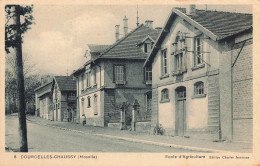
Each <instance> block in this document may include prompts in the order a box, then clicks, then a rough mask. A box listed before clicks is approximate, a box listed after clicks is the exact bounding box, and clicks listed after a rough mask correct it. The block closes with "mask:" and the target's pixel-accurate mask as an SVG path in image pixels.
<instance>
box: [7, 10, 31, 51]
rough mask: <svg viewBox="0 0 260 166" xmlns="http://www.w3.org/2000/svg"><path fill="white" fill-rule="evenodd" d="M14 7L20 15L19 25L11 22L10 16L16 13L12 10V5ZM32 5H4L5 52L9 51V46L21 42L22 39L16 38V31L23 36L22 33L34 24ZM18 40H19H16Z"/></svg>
mask: <svg viewBox="0 0 260 166" xmlns="http://www.w3.org/2000/svg"><path fill="white" fill-rule="evenodd" d="M14 6H15V7H16V9H17V11H18V12H17V14H19V15H20V16H22V17H21V18H22V20H21V21H22V23H21V25H20V26H19V25H14V24H12V21H13V20H12V18H13V16H14V15H15V14H16V13H15V12H14V11H12V7H14ZM32 12H33V5H30V6H20V5H6V6H5V18H6V20H5V51H6V53H10V50H9V48H10V47H12V48H13V47H15V46H16V44H17V43H21V42H22V39H17V38H16V33H20V34H21V36H22V37H23V34H24V33H25V32H26V31H27V30H28V29H31V27H30V26H31V25H32V24H34V22H33V21H34V17H33V15H32ZM16 40H19V41H16Z"/></svg>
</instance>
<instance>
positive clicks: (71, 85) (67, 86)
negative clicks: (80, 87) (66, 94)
mask: <svg viewBox="0 0 260 166" xmlns="http://www.w3.org/2000/svg"><path fill="white" fill-rule="evenodd" d="M53 79H54V80H55V82H56V83H57V84H58V87H59V89H60V91H75V90H76V80H73V77H72V76H54V78H53Z"/></svg>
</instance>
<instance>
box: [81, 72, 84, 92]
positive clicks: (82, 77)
mask: <svg viewBox="0 0 260 166" xmlns="http://www.w3.org/2000/svg"><path fill="white" fill-rule="evenodd" d="M84 80H85V75H84V74H83V75H82V76H81V90H84V89H85V86H84V85H85V84H84Z"/></svg>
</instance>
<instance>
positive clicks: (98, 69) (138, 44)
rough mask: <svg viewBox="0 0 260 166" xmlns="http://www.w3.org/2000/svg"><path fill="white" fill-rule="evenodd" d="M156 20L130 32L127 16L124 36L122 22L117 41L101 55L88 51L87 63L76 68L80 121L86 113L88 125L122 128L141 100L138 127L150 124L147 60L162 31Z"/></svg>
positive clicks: (128, 123) (117, 26)
mask: <svg viewBox="0 0 260 166" xmlns="http://www.w3.org/2000/svg"><path fill="white" fill-rule="evenodd" d="M152 23H153V22H152V21H149V20H148V21H146V24H145V25H144V24H141V25H140V26H138V27H137V28H135V29H134V30H132V31H131V32H129V33H128V26H127V18H126V17H125V18H124V36H123V37H122V38H121V39H119V25H116V26H115V28H116V31H115V32H116V33H115V36H116V42H115V43H114V44H113V45H111V46H109V47H108V48H107V49H105V50H102V49H99V50H100V51H99V56H93V55H92V54H88V55H87V59H88V61H87V62H86V63H85V65H84V66H83V67H81V68H79V69H78V70H76V71H74V72H73V74H72V75H73V76H74V77H76V80H77V99H78V101H77V103H78V112H79V117H78V118H79V119H80V122H82V120H83V119H84V116H82V115H83V114H84V115H85V116H86V123H87V125H94V126H109V127H116V128H120V123H121V122H122V120H124V122H125V123H126V125H128V127H129V125H130V124H131V119H132V117H131V115H132V105H133V103H134V101H135V100H137V101H138V103H139V110H138V115H137V121H138V122H139V123H137V128H138V127H139V129H140V130H142V129H147V128H149V126H150V115H151V91H150V90H151V77H152V76H151V68H146V69H145V70H144V69H143V63H144V61H145V59H146V58H147V55H148V53H149V52H150V50H151V48H152V46H153V43H154V41H155V40H156V38H157V36H158V34H159V31H158V30H155V29H153V27H152ZM88 52H91V51H88ZM123 110H124V111H125V118H123V117H122V114H121V113H122V111H123Z"/></svg>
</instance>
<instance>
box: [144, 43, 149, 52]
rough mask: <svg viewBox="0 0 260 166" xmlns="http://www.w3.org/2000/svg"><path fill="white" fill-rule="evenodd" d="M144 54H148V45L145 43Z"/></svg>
mask: <svg viewBox="0 0 260 166" xmlns="http://www.w3.org/2000/svg"><path fill="white" fill-rule="evenodd" d="M144 52H145V53H147V52H148V44H147V43H144Z"/></svg>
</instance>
